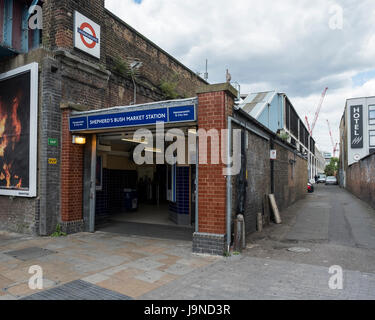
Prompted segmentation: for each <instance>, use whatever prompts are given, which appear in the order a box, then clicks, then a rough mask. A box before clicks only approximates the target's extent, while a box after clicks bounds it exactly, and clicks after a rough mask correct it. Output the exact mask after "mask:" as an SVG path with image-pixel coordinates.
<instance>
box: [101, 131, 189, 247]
mask: <svg viewBox="0 0 375 320" xmlns="http://www.w3.org/2000/svg"><path fill="white" fill-rule="evenodd" d="M180 130H181V131H182V132H185V133H188V132H189V130H190V132H191V131H194V130H195V128H193V127H183V128H180ZM155 135H156V134H155V133H153V137H154V141H155V140H156V136H155ZM186 139H187V136H186ZM143 143H145V142H144V141H139V140H136V139H134V131H123V132H111V133H101V134H98V135H97V147H96V186H95V192H96V197H95V198H96V200H95V227H96V229H97V230H107V231H112V232H119V233H129V234H136V235H144V236H151V237H152V236H156V237H166V238H170V237H171V238H178V239H186V240H188V239H189V240H191V238H192V232H193V230H194V225H195V171H196V166H195V165H189V164H185V165H178V164H176V165H169V164H167V163H164V164H157V161H156V156H157V154H158V153H161V152H163V151H162V150H159V149H157V148H147V147H145V148H144V149H145V151H144V155H145V153H146V152H147V153H150V155H151V156H152V158H153V159H154V161H153V164H142V165H138V164H137V163H136V161H135V159H134V152H135V149H136V148H137V146H139V145H140V144H143ZM167 148H168V143H165V145H164V150H166V149H167Z"/></svg>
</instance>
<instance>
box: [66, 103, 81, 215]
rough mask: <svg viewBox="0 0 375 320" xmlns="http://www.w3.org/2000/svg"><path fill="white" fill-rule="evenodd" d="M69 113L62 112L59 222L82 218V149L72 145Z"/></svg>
mask: <svg viewBox="0 0 375 320" xmlns="http://www.w3.org/2000/svg"><path fill="white" fill-rule="evenodd" d="M68 116H69V111H68V110H65V111H63V115H62V136H61V154H62V156H61V220H62V221H63V222H69V221H77V220H81V219H82V218H83V214H82V208H83V154H84V147H83V146H80V145H73V144H72V135H71V134H70V132H69V129H68V128H69V124H68V122H69V121H68Z"/></svg>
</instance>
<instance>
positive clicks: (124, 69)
mask: <svg viewBox="0 0 375 320" xmlns="http://www.w3.org/2000/svg"><path fill="white" fill-rule="evenodd" d="M113 70H114V71H115V72H118V73H119V74H121V75H122V76H124V77H129V78H137V77H138V76H139V70H138V69H132V68H131V67H130V64H129V62H128V61H126V60H124V59H121V58H116V59H114V67H113Z"/></svg>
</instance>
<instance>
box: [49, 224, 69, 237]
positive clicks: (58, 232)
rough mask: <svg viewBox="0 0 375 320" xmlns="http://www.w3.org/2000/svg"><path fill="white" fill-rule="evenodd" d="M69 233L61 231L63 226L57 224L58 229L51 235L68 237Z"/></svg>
mask: <svg viewBox="0 0 375 320" xmlns="http://www.w3.org/2000/svg"><path fill="white" fill-rule="evenodd" d="M66 236H67V234H66V233H65V232H62V231H61V226H60V225H59V224H58V225H57V226H56V231H55V232H54V233H53V234H52V235H51V237H54V238H59V237H66Z"/></svg>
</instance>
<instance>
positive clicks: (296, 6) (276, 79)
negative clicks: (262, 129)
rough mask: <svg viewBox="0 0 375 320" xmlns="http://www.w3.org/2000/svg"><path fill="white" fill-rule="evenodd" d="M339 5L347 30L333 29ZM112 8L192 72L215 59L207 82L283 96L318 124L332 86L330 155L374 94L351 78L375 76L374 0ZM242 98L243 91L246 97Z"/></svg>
mask: <svg viewBox="0 0 375 320" xmlns="http://www.w3.org/2000/svg"><path fill="white" fill-rule="evenodd" d="M333 5H340V6H342V8H343V14H344V17H343V22H344V23H343V29H342V30H332V29H330V27H329V22H330V19H331V18H332V12H331V13H330V9H331V8H332V6H333ZM106 6H107V8H108V9H109V10H111V11H112V12H114V13H115V14H116V15H118V16H119V17H120V18H122V19H124V20H125V21H126V22H127V23H129V24H130V25H132V26H133V27H134V28H136V29H137V30H138V31H139V32H141V33H142V34H144V35H145V36H146V37H148V38H149V39H150V40H152V41H154V42H155V43H156V44H158V45H159V46H160V47H162V48H163V49H164V50H166V51H167V52H169V53H170V54H172V55H173V56H175V57H176V58H177V59H179V60H180V61H181V62H182V63H184V64H185V65H187V66H188V67H189V68H191V69H192V70H194V71H199V72H203V71H204V66H205V59H206V58H208V59H209V75H210V78H209V81H210V82H211V83H216V82H223V81H225V70H226V69H227V68H229V70H230V72H231V74H232V79H233V80H234V81H238V82H239V83H240V84H241V87H242V89H243V91H244V90H246V91H248V92H250V91H251V92H253V91H265V90H273V89H276V90H280V91H282V92H285V93H286V94H287V95H288V96H289V97H290V99H291V100H292V102H293V104H294V106H295V107H296V109H297V111H298V112H299V114H300V116H301V118H303V119H304V116H305V114H306V113H308V115H309V118H310V119H311V121H312V118H313V116H314V112H315V110H316V107H317V105H318V102H319V99H320V95H321V92H322V91H323V89H324V88H325V87H327V86H328V87H329V88H330V89H329V91H328V95H327V98H326V100H325V103H324V105H323V109H322V114H321V116H320V120H319V122H318V124H317V126H316V129H315V136H316V139H317V142H318V144H319V145H320V146H321V148H322V149H324V150H327V151H330V150H331V149H332V147H331V143H330V139H329V136H328V129H327V124H326V120H325V119H326V118H328V119H329V120H330V122H331V126H332V131H333V134H334V136H335V140H337V141H338V135H339V132H338V127H339V123H340V120H341V115H342V113H343V109H344V106H345V101H346V99H347V98H351V97H355V96H366V95H375V82H374V80H370V81H368V82H366V83H364V84H363V85H362V86H360V87H355V86H354V84H353V83H352V81H351V78H352V77H353V76H354V75H356V74H358V73H361V72H363V71H365V70H371V69H375V63H374V56H375V37H374V34H375V24H374V23H373V21H374V18H375V3H374V1H373V0H362V1H354V0H341V1H339V0H337V1H326V0H315V1H310V0H299V1H295V0H283V1H274V0H263V1H256V0H236V1H227V0H206V1H202V0H189V1H186V0H143V1H142V3H141V4H136V3H135V2H134V1H133V0H106ZM246 91H244V92H246Z"/></svg>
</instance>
